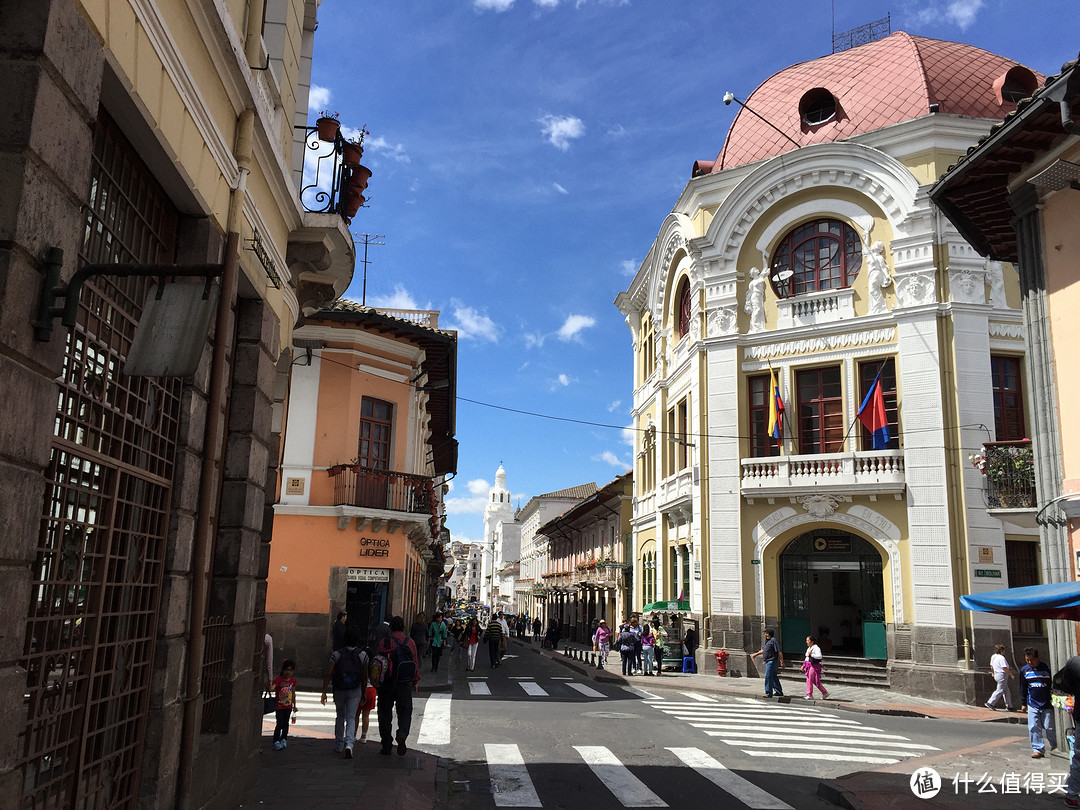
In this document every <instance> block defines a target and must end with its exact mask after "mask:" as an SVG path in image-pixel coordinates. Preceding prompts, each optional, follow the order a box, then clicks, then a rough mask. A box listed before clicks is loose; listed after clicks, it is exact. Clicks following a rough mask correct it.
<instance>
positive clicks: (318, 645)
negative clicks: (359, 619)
mask: <svg viewBox="0 0 1080 810" xmlns="http://www.w3.org/2000/svg"><path fill="white" fill-rule="evenodd" d="M332 618H333V617H331V616H327V615H326V614H325V613H268V614H266V632H267V633H269V634H270V635H271V636H273V638H274V657H275V658H276V659H277V660H278V661H279V662H280V661H281V660H282V659H285V658H291V659H293V660H294V661H295V662H296V674H297V676H298V677H302V678H322V677H323V675H325V674H326V665H327V662H328V661H329V660H330V653H331V649H330V622H331V620H332Z"/></svg>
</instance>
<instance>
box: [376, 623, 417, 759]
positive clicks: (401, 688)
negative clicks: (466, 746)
mask: <svg viewBox="0 0 1080 810" xmlns="http://www.w3.org/2000/svg"><path fill="white" fill-rule="evenodd" d="M375 651H376V653H383V654H384V655H386V657H387V658H389V659H390V673H389V674H388V675H387V676H386V679H385V680H384V681H383V682H382V684H381V685H380V686H379V693H378V701H379V702H378V711H379V738H380V739H381V741H382V750H381V751H379V753H380V754H387V755H388V754H389V753H390V751H391V749H393V747H394V737H393V736H392V735H391V733H390V732H391V731H392V729H393V724H394V709H397V722H398V729H397V744H398V745H397V752H398V754H399V755H400V756H404V755H405V751H406V748H405V740H406V739H407V738H408V736H409V730H410V729H411V728H412V709H413V705H412V699H413V693H414V692H416V691H418V690H419V687H420V660H419V658H418V656H417V654H416V644H414V643H413V640H412V639H411V638H408V637H407V636H406V635H405V620H404V619H403V618H401V617H400V616H394V617H393V618H392V619H390V634H389V635H388V636H387V637H386V638H384V639H383V640H382V641H380V642H379V646H378V647H376V648H375Z"/></svg>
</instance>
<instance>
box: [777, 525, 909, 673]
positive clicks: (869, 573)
mask: <svg viewBox="0 0 1080 810" xmlns="http://www.w3.org/2000/svg"><path fill="white" fill-rule="evenodd" d="M780 632H781V641H782V644H783V648H784V652H785V653H788V654H789V655H796V654H797V655H799V656H801V655H802V654H803V653H804V651H805V650H806V644H805V640H806V637H807V636H809V635H813V636H816V637H817V639H818V645H819V646H820V647H821V651H822V653H823V654H825V655H846V656H853V657H860V658H874V659H879V660H885V659H886V658H887V657H888V652H887V648H886V643H885V591H884V582H883V572H882V565H881V556H880V555H879V554H878V553H877V551H876V550H875V549H874V547H873V546H872V545H871V544H870V543H869V542H867V541H866V540H864V539H862V538H861V537H857V536H856V535H853V534H850V533H849V532H845V531H841V530H839V529H815V530H813V531H810V532H807V533H805V534H802V535H800V536H799V537H797V538H796V539H795V540H793V541H792V542H791V543H789V544H788V546H787V548H785V549H784V551H783V552H782V553H781V554H780Z"/></svg>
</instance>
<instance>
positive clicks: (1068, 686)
mask: <svg viewBox="0 0 1080 810" xmlns="http://www.w3.org/2000/svg"><path fill="white" fill-rule="evenodd" d="M1053 685H1054V688H1055V689H1058V690H1060V691H1062V692H1064V693H1065V694H1067V695H1068V696H1069V697H1068V702H1067V703H1066V704H1065V705H1066V706H1067V707H1068V706H1073V710H1075V703H1076V695H1077V693H1080V655H1074V656H1073V657H1072V658H1070V659H1069V660H1068V661H1066V662H1065V666H1063V667H1062V668H1061V669H1060V670H1059V671H1058V672H1057V673H1056V674H1055V675H1054V679H1053ZM1074 731H1075V729H1074ZM1071 748H1072V756H1071V757H1070V758H1069V776H1068V779H1067V780H1066V781H1065V806H1066V807H1080V745H1076V740H1073V745H1072V746H1071Z"/></svg>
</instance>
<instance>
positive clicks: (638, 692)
mask: <svg viewBox="0 0 1080 810" xmlns="http://www.w3.org/2000/svg"><path fill="white" fill-rule="evenodd" d="M623 689H625V690H626V691H627V692H629V693H630V694H631V695H634V696H635V697H639V698H642V699H643V700H648V701H660V702H663V703H666V702H667V701H665V700H664V699H663V698H662V697H660V696H659V695H654V694H653V693H652V692H646V691H645V690H644V689H638V688H637V687H636V686H624V687H623Z"/></svg>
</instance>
